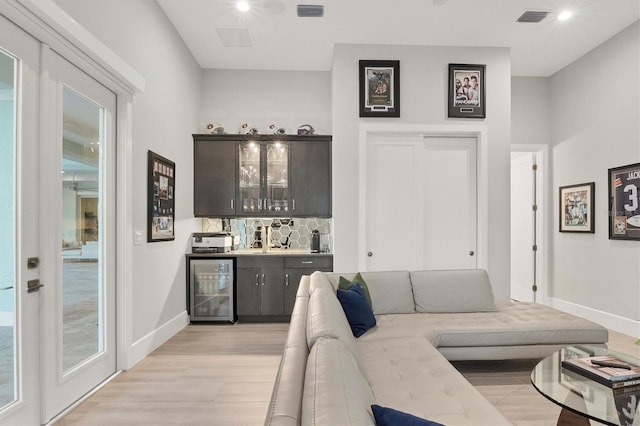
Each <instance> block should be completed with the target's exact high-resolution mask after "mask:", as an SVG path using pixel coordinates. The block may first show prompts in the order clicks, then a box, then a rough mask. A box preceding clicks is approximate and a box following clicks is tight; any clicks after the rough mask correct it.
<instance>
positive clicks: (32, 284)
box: [26, 279, 44, 293]
mask: <svg viewBox="0 0 640 426" xmlns="http://www.w3.org/2000/svg"><path fill="white" fill-rule="evenodd" d="M41 287H44V284H40V280H38V279H35V280H29V281H27V288H26V291H27V293H33V292H34V291H40V288H41Z"/></svg>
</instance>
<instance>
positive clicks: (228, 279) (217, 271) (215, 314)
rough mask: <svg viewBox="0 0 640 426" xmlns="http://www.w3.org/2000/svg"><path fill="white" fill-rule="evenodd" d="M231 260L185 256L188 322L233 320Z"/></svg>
mask: <svg viewBox="0 0 640 426" xmlns="http://www.w3.org/2000/svg"><path fill="white" fill-rule="evenodd" d="M234 269H235V268H234V259H229V258H224V259H221V258H190V259H189V315H190V316H191V322H198V321H221V322H230V323H234V322H235V321H236V318H237V317H236V312H235V305H236V303H235V302H236V295H235V276H234Z"/></svg>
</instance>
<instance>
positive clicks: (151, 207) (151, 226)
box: [147, 151, 176, 242]
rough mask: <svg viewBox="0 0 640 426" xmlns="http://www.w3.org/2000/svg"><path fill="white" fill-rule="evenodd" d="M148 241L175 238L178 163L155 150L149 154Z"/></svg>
mask: <svg viewBox="0 0 640 426" xmlns="http://www.w3.org/2000/svg"><path fill="white" fill-rule="evenodd" d="M148 176H149V179H148V186H147V191H148V194H147V242H156V241H171V240H173V239H175V235H174V231H173V224H174V219H175V196H176V193H175V176H176V165H175V163H174V162H173V161H171V160H168V159H166V158H164V157H162V156H160V155H158V154H156V153H155V152H153V151H149V154H148Z"/></svg>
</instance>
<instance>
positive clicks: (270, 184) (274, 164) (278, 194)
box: [266, 142, 289, 215]
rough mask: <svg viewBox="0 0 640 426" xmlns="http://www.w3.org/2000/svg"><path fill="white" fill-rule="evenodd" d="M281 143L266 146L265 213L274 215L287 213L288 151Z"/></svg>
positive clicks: (285, 145) (284, 144)
mask: <svg viewBox="0 0 640 426" xmlns="http://www.w3.org/2000/svg"><path fill="white" fill-rule="evenodd" d="M288 148H289V147H288V145H287V144H286V143H283V142H271V143H268V144H267V147H266V149H267V179H266V182H267V211H268V212H269V213H273V214H275V215H279V214H286V213H287V212H288V211H289V175H288V172H289V149H288Z"/></svg>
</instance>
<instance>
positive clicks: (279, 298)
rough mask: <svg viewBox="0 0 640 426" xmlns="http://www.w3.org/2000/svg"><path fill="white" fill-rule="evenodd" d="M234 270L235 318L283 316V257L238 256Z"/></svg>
mask: <svg viewBox="0 0 640 426" xmlns="http://www.w3.org/2000/svg"><path fill="white" fill-rule="evenodd" d="M236 268H237V272H236V276H237V281H236V287H237V306H238V316H239V317H264V319H268V317H278V316H283V315H284V284H285V279H284V259H283V257H282V256H259V255H258V256H239V257H238V258H237V261H236ZM245 319H246V318H245ZM249 319H251V318H249Z"/></svg>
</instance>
